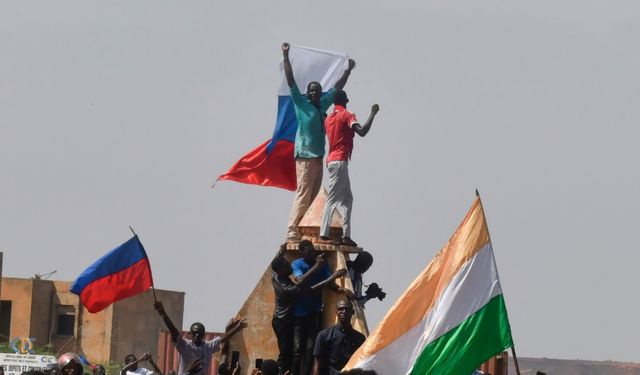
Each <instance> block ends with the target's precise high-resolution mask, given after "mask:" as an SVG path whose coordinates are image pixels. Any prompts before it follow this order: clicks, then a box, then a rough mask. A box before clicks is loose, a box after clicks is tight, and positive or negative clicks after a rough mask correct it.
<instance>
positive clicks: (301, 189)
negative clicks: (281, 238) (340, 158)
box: [287, 158, 323, 239]
mask: <svg viewBox="0 0 640 375" xmlns="http://www.w3.org/2000/svg"><path fill="white" fill-rule="evenodd" d="M322 169H323V168H322V158H313V159H305V158H296V177H297V179H298V189H297V190H296V197H295V199H294V200H293V207H291V214H290V215H289V224H288V228H287V238H289V239H292V238H299V236H300V235H299V234H298V224H300V220H302V217H303V216H304V214H305V213H307V210H308V209H309V206H311V203H312V202H313V200H314V199H315V198H316V195H318V192H319V191H320V186H322Z"/></svg>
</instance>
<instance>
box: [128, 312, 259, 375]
mask: <svg viewBox="0 0 640 375" xmlns="http://www.w3.org/2000/svg"><path fill="white" fill-rule="evenodd" d="M153 305H154V307H155V309H156V310H157V311H158V314H160V317H162V319H163V320H164V323H165V325H166V326H167V328H168V329H169V332H170V333H171V340H173V344H174V345H175V347H176V350H177V351H178V354H179V355H180V366H179V368H178V375H184V374H187V373H188V374H190V375H206V374H208V373H209V368H210V367H211V359H212V358H213V357H212V355H213V354H214V353H216V352H218V351H219V350H220V345H221V344H222V343H224V342H226V341H227V340H228V339H229V338H231V336H233V335H235V334H236V333H237V332H239V331H240V330H241V329H243V328H245V327H246V326H247V323H246V322H245V320H244V319H234V320H233V321H232V322H231V323H230V324H229V330H228V331H227V332H225V333H224V334H223V335H222V336H218V337H214V338H213V340H204V334H205V329H204V324H202V323H200V322H196V323H193V324H192V325H191V328H190V329H189V335H190V336H191V338H192V340H190V339H185V338H184V337H182V336H181V335H180V332H179V331H178V329H177V328H176V326H175V325H174V324H173V322H172V321H171V319H170V318H169V316H168V315H167V313H166V311H165V310H164V306H163V305H162V302H160V301H156V302H154V304H153ZM198 359H199V360H201V362H202V366H201V367H199V371H193V372H192V371H187V368H188V367H190V365H191V364H193V363H194V361H195V360H198ZM129 375H131V374H129ZM141 375H142V374H141Z"/></svg>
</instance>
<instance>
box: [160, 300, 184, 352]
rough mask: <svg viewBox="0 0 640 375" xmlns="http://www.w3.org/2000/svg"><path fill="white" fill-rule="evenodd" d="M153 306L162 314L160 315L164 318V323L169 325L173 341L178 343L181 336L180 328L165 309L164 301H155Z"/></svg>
mask: <svg viewBox="0 0 640 375" xmlns="http://www.w3.org/2000/svg"><path fill="white" fill-rule="evenodd" d="M153 307H155V309H156V311H158V314H160V316H161V317H162V320H164V324H165V325H166V326H167V329H169V332H170V333H171V339H172V340H173V343H174V344H175V343H177V342H178V337H179V336H180V332H178V329H177V328H176V326H175V325H174V324H173V322H172V321H171V319H170V318H169V315H167V312H166V311H164V306H162V302H160V301H155V302H154V303H153Z"/></svg>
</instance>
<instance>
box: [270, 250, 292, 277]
mask: <svg viewBox="0 0 640 375" xmlns="http://www.w3.org/2000/svg"><path fill="white" fill-rule="evenodd" d="M271 269H272V270H273V272H275V273H277V274H278V276H279V277H287V276H289V275H291V272H293V271H292V269H291V265H290V264H289V262H287V260H286V259H285V257H283V256H282V255H278V256H277V257H275V258H274V259H273V261H271Z"/></svg>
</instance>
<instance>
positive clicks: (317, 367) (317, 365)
mask: <svg viewBox="0 0 640 375" xmlns="http://www.w3.org/2000/svg"><path fill="white" fill-rule="evenodd" d="M323 367H324V366H323V363H322V360H321V359H320V358H318V357H314V359H313V369H312V370H311V375H320V374H321V373H322V372H321V371H322V368H323Z"/></svg>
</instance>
